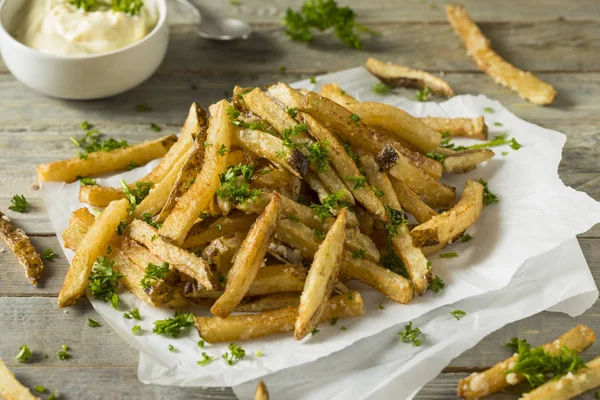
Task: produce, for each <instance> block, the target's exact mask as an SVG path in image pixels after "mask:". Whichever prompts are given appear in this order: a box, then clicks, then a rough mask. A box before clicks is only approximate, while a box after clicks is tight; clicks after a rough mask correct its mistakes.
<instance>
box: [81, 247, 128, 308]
mask: <svg viewBox="0 0 600 400" xmlns="http://www.w3.org/2000/svg"><path fill="white" fill-rule="evenodd" d="M114 266H115V263H114V261H111V260H109V259H108V257H106V256H104V257H103V258H98V259H97V260H96V264H95V266H94V269H93V270H92V273H91V275H90V277H89V282H90V290H91V291H92V294H93V295H94V297H95V298H97V299H102V300H104V301H107V302H109V303H110V305H111V306H112V308H114V309H115V310H118V309H119V296H118V295H117V294H116V293H115V290H116V289H117V287H118V286H119V279H121V278H122V277H123V274H120V273H118V272H116V271H115V269H114Z"/></svg>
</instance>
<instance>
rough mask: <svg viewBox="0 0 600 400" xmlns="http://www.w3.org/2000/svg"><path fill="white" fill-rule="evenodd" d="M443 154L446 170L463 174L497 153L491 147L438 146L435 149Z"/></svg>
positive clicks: (435, 151)
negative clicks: (456, 147) (457, 147)
mask: <svg viewBox="0 0 600 400" xmlns="http://www.w3.org/2000/svg"><path fill="white" fill-rule="evenodd" d="M433 152H434V153H436V154H443V155H444V156H445V158H444V162H443V165H444V171H445V172H448V173H455V174H463V173H465V172H469V171H472V170H474V169H475V167H477V164H481V163H483V162H486V161H488V160H490V159H491V158H492V157H494V155H495V153H494V152H493V151H492V150H490V149H469V150H458V151H457V150H450V149H444V148H440V147H438V148H437V149H435V150H434V151H433Z"/></svg>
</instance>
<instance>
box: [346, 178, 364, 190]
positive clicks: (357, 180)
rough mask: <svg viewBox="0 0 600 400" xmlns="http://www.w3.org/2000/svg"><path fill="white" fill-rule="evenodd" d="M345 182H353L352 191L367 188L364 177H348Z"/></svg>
mask: <svg viewBox="0 0 600 400" xmlns="http://www.w3.org/2000/svg"><path fill="white" fill-rule="evenodd" d="M346 180H347V181H348V182H354V189H360V188H362V187H365V186H367V178H365V177H364V176H349V177H347V178H346Z"/></svg>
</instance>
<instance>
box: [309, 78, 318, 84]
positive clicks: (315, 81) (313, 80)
mask: <svg viewBox="0 0 600 400" xmlns="http://www.w3.org/2000/svg"><path fill="white" fill-rule="evenodd" d="M309 81H310V83H312V84H313V85H314V84H315V83H317V78H315V77H314V76H311V77H310V78H309Z"/></svg>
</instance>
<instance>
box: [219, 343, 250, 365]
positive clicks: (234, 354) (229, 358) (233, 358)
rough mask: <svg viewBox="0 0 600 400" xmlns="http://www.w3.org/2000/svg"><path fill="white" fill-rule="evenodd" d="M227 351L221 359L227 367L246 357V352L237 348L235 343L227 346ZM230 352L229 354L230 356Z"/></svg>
mask: <svg viewBox="0 0 600 400" xmlns="http://www.w3.org/2000/svg"><path fill="white" fill-rule="evenodd" d="M228 348H229V351H228V352H226V353H225V354H223V359H224V360H225V361H226V362H227V364H229V365H234V364H235V363H237V362H238V361H239V360H241V359H242V358H244V357H245V356H246V351H245V350H244V349H242V348H241V347H240V346H237V345H236V344H235V343H230V344H229V347H228ZM230 352H231V354H230Z"/></svg>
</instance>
